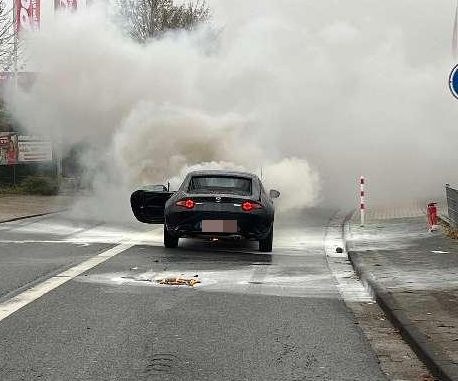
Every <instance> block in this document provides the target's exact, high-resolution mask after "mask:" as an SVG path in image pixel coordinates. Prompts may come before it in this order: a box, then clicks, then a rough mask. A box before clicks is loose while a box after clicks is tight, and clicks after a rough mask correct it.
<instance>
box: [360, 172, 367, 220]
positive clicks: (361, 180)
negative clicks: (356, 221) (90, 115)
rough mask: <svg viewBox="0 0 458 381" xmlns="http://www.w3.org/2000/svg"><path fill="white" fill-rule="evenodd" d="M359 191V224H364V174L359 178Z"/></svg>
mask: <svg viewBox="0 0 458 381" xmlns="http://www.w3.org/2000/svg"><path fill="white" fill-rule="evenodd" d="M359 191H360V193H359V210H360V215H361V226H364V222H365V221H364V220H365V214H366V204H365V199H364V176H361V177H360V179H359Z"/></svg>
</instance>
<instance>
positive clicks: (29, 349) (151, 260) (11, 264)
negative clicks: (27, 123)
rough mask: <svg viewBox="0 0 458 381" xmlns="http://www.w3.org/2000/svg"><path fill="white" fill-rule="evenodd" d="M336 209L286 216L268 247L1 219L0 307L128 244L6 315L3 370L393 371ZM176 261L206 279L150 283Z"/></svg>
mask: <svg viewBox="0 0 458 381" xmlns="http://www.w3.org/2000/svg"><path fill="white" fill-rule="evenodd" d="M332 214H333V212H332V211H330V210H314V211H309V212H303V213H301V214H299V215H297V216H296V217H291V216H290V217H289V218H288V220H287V221H278V223H277V228H276V230H275V238H274V252H273V253H272V255H266V254H259V253H258V252H257V250H256V245H254V244H251V245H246V244H243V243H239V244H236V245H227V244H224V243H220V242H217V243H214V244H213V243H212V244H210V243H207V242H199V241H197V242H183V243H182V244H181V246H180V248H178V249H176V250H165V249H164V248H163V247H162V244H161V234H162V231H161V229H160V228H156V227H155V226H148V225H141V224H135V223H133V224H130V225H121V224H120V225H117V226H115V225H112V224H97V223H94V222H88V221H85V222H84V221H73V220H71V219H68V218H67V217H66V216H65V215H57V216H56V215H55V216H52V217H45V218H34V219H29V220H23V221H20V222H13V223H7V224H1V225H0V306H1V305H2V303H5V302H7V301H8V300H10V299H11V298H12V297H14V296H16V295H18V294H20V293H21V292H23V291H24V290H26V289H28V288H30V287H32V286H34V285H39V284H40V283H41V282H43V281H44V280H46V279H48V278H50V277H52V276H55V275H56V274H59V273H60V272H62V271H64V270H66V269H68V268H70V267H72V266H75V265H77V264H79V263H81V262H83V261H85V260H87V259H89V258H91V257H94V256H95V255H97V254H99V253H102V252H104V251H106V250H108V249H110V248H112V247H115V246H116V245H117V244H118V243H119V241H120V240H121V241H122V242H126V241H128V242H130V243H131V244H132V245H133V246H132V247H130V248H129V249H127V250H126V251H123V252H121V253H120V254H118V255H116V256H114V257H113V258H110V259H108V260H107V261H106V262H104V263H102V264H100V265H98V266H96V267H93V268H92V269H90V270H88V271H86V272H84V273H83V274H81V275H79V276H77V277H75V278H73V279H71V280H69V281H68V282H67V283H65V284H63V285H61V286H60V287H58V288H55V289H54V290H52V291H50V292H48V293H46V294H45V295H43V296H42V297H41V298H39V299H37V300H34V301H33V302H31V303H29V304H27V305H26V306H25V307H23V308H22V309H20V310H18V311H16V312H14V313H13V314H11V315H10V316H8V317H6V318H5V319H4V320H2V321H0V380H43V379H44V380H63V379H70V380H192V379H200V380H374V381H375V380H384V379H385V378H384V376H383V375H382V373H381V371H380V369H379V366H378V363H377V361H376V358H375V356H374V354H373V353H372V351H371V349H370V347H369V345H368V343H367V342H366V340H365V338H364V336H363V334H362V332H361V331H360V329H359V327H358V326H357V325H356V324H354V318H353V316H352V314H351V312H350V311H349V310H348V309H347V307H346V306H345V304H344V302H343V301H342V300H341V298H340V296H339V293H338V291H337V288H336V286H335V284H334V279H333V277H332V275H331V273H330V271H329V269H328V266H327V263H326V258H325V254H324V249H323V243H324V241H323V240H324V235H325V228H326V226H327V222H328V220H329V218H330V217H331V215H332ZM180 274H184V276H193V275H198V276H199V279H200V280H201V281H202V283H201V284H200V285H199V286H197V287H195V288H188V287H176V286H173V287H171V286H159V285H156V283H155V282H154V280H155V279H156V278H160V277H164V276H167V275H180ZM0 310H1V307H0Z"/></svg>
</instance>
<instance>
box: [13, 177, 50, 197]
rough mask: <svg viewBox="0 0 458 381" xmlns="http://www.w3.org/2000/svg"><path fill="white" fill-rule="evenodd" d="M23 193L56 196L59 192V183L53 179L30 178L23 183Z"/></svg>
mask: <svg viewBox="0 0 458 381" xmlns="http://www.w3.org/2000/svg"><path fill="white" fill-rule="evenodd" d="M21 189H22V191H23V193H27V194H38V195H43V196H52V195H56V194H57V192H58V191H59V187H58V186H57V181H56V180H55V179H54V178H52V177H45V176H29V177H26V178H25V179H24V180H23V181H22V182H21Z"/></svg>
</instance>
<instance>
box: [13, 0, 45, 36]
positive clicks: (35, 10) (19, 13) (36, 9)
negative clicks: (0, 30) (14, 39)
mask: <svg viewBox="0 0 458 381" xmlns="http://www.w3.org/2000/svg"><path fill="white" fill-rule="evenodd" d="M15 2H16V3H15V5H16V30H17V31H18V32H19V31H21V30H26V31H34V30H38V29H40V0H15Z"/></svg>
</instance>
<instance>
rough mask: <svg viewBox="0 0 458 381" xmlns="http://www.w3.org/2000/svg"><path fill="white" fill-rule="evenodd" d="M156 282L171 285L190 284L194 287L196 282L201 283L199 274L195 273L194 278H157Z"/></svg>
mask: <svg viewBox="0 0 458 381" xmlns="http://www.w3.org/2000/svg"><path fill="white" fill-rule="evenodd" d="M156 282H157V283H159V284H166V285H169V286H189V287H194V286H195V285H196V284H198V283H200V280H199V279H198V276H197V275H194V276H193V277H192V278H182V277H181V276H176V277H175V276H174V277H167V278H162V279H156Z"/></svg>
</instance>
